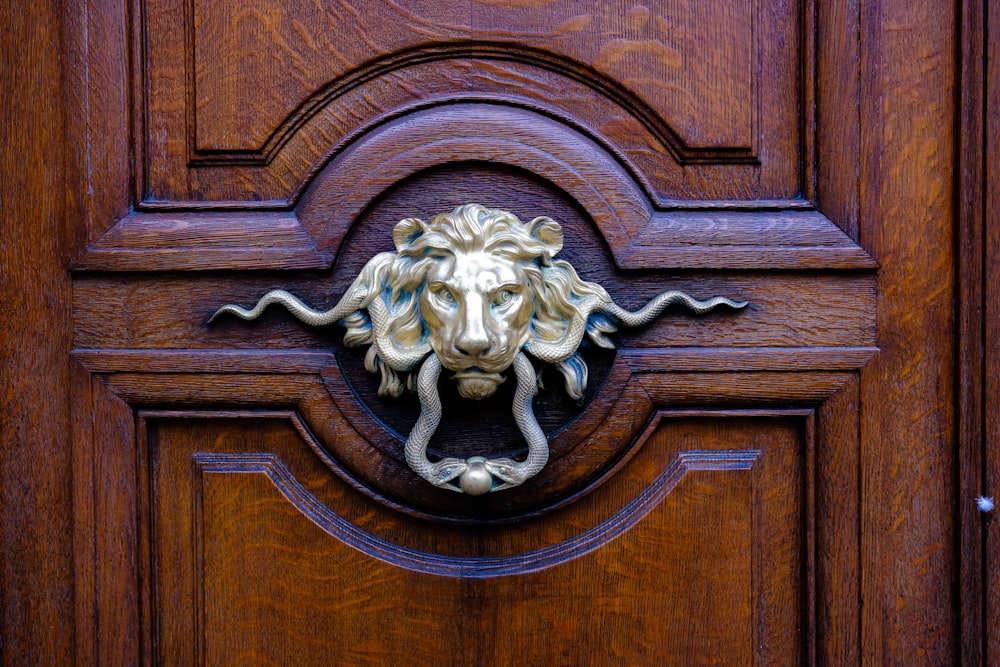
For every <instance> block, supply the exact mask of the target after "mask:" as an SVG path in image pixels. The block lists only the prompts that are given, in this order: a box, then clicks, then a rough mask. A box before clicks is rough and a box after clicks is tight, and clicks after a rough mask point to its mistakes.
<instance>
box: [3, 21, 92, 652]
mask: <svg viewBox="0 0 1000 667" xmlns="http://www.w3.org/2000/svg"><path fill="white" fill-rule="evenodd" d="M60 18H61V17H60V5H59V3H56V2H38V3H33V4H32V5H30V6H28V5H25V6H24V7H20V8H18V9H16V10H15V9H14V8H10V7H8V8H7V9H6V11H4V12H3V18H2V19H0V29H2V30H3V33H4V35H5V37H4V39H3V41H2V44H0V53H2V60H0V61H2V62H3V67H0V84H2V86H3V89H4V90H6V91H9V94H5V95H3V99H2V101H0V216H2V218H3V222H2V225H0V267H2V268H0V274H2V277H0V291H2V294H0V301H2V303H3V308H4V312H5V315H4V316H3V318H2V323H0V368H2V370H0V376H2V381H0V387H2V388H0V414H2V415H3V416H2V418H0V422H2V425H3V426H2V428H0V554H2V555H0V663H3V664H4V665H33V664H34V665H43V664H47V665H59V664H71V663H72V660H73V650H74V634H75V631H74V622H73V579H72V574H71V573H72V571H73V522H72V513H71V508H72V502H73V498H72V495H71V488H72V486H71V470H72V469H71V460H70V456H71V449H70V447H69V442H68V439H67V433H68V431H69V402H68V400H67V394H66V390H65V388H66V386H67V385H68V383H69V369H68V366H67V363H66V361H67V359H66V358H67V354H68V352H69V346H70V336H71V325H70V323H69V319H68V318H69V313H70V294H71V292H70V281H69V276H68V274H67V273H66V258H67V256H68V248H67V243H68V241H69V238H68V234H67V216H66V205H65V200H64V196H63V193H64V190H63V183H64V182H65V179H66V178H67V175H68V173H69V171H70V170H69V169H66V168H65V167H64V162H63V159H64V156H65V136H64V133H63V118H64V115H63V113H64V109H63V106H62V104H63V103H62V99H63V98H62V94H61V90H62V86H61V65H60V56H59V54H60V49H61V44H60V41H59V39H60V30H59V27H58V26H59V24H60ZM14 91H16V93H15V92H14Z"/></svg>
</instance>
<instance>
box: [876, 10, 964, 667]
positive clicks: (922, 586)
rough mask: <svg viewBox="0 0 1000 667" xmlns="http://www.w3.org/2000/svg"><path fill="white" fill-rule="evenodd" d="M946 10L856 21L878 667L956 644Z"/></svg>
mask: <svg viewBox="0 0 1000 667" xmlns="http://www.w3.org/2000/svg"><path fill="white" fill-rule="evenodd" d="M952 10H953V7H951V6H945V5H937V6H935V5H932V4H921V5H916V4H913V3H908V2H898V3H897V2H883V3H880V5H879V6H877V7H876V6H866V7H864V10H863V13H862V16H861V22H862V25H861V34H862V47H861V48H862V51H861V63H862V71H861V147H862V149H861V172H860V177H861V179H860V183H861V190H860V193H861V194H860V202H861V211H862V220H861V232H860V241H861V245H862V246H864V247H865V248H867V249H868V250H869V252H871V254H872V256H873V257H875V259H876V260H877V261H878V262H879V263H880V265H881V269H880V270H879V285H880V290H879V304H878V321H879V327H878V344H879V347H880V348H881V350H882V351H881V353H880V354H879V355H877V356H876V357H875V359H874V360H873V361H872V364H871V365H870V366H869V367H868V368H867V369H866V371H865V372H863V373H862V379H861V401H862V403H863V405H870V406H875V407H874V409H870V410H862V416H861V438H862V457H863V459H864V461H865V464H864V466H863V469H862V479H861V495H862V498H863V500H864V503H863V507H862V516H861V526H862V539H861V550H862V562H863V563H864V565H863V566H862V572H863V575H862V577H863V578H862V583H861V595H862V599H863V600H864V609H863V612H862V636H863V637H864V638H865V639H864V654H863V657H864V659H865V660H866V661H869V662H871V663H872V664H886V663H894V662H898V663H932V664H933V663H938V664H947V663H949V662H951V661H952V660H953V659H954V656H955V653H954V651H955V648H956V647H955V643H954V642H955V636H954V631H953V628H954V621H955V616H954V613H955V612H954V610H955V608H956V605H957V600H956V599H955V597H954V588H953V586H952V582H953V576H954V566H955V561H954V554H953V548H954V544H955V537H956V534H955V526H954V513H953V512H954V510H953V503H954V496H953V489H952V484H953V479H954V471H955V441H954V438H955V403H954V398H955V397H954V393H953V392H954V386H955V385H954V383H955V367H954V360H955V349H954V340H955V311H954V307H953V303H954V302H953V295H954V290H955V247H954V191H953V183H954V176H955V172H954V167H953V164H954V150H955V135H954V129H955V111H956V110H955V95H954V92H953V91H954V86H955V81H956V79H955V77H956V62H955V53H956V49H955V23H954V21H955V17H954V15H953V14H952ZM915 86H919V87H920V89H921V90H922V91H923V93H924V94H922V95H913V94H912V92H913V90H914V87H915ZM887 100H891V104H892V107H893V112H892V113H889V112H888V111H887V109H886V107H885V106H884V105H885V104H886V103H887Z"/></svg>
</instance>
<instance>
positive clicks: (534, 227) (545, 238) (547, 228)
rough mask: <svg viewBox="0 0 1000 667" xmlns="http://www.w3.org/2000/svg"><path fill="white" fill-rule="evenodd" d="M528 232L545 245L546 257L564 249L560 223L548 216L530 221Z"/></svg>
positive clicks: (550, 257) (549, 257)
mask: <svg viewBox="0 0 1000 667" xmlns="http://www.w3.org/2000/svg"><path fill="white" fill-rule="evenodd" d="M528 233H529V234H531V235H532V236H533V237H535V238H536V239H538V240H539V241H541V242H542V244H544V245H545V259H552V257H553V256H554V255H555V254H556V253H558V252H559V251H560V250H562V247H563V232H562V227H560V226H559V223H558V222H556V221H555V220H553V219H552V218H550V217H548V216H544V215H542V216H539V217H537V218H535V219H534V220H532V221H531V222H529V223H528Z"/></svg>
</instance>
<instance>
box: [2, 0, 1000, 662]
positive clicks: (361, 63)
mask: <svg viewBox="0 0 1000 667" xmlns="http://www.w3.org/2000/svg"><path fill="white" fill-rule="evenodd" d="M970 7H971V8H972V9H975V8H974V7H972V6H971V5H970V6H969V7H963V8H962V12H964V13H962V14H961V15H960V13H959V12H956V10H955V7H954V4H953V3H952V4H947V3H907V2H896V1H895V0H887V1H885V2H880V3H875V4H869V3H855V2H847V3H828V2H824V1H819V0H817V1H811V0H807V1H806V2H792V1H791V0H777V1H774V2H758V1H756V0H752V1H751V0H747V1H746V2H737V3H733V2H691V3H685V2H646V3H638V2H636V3H630V2H598V3H578V2H568V1H566V2H560V1H556V2H551V1H548V2H546V1H541V2H528V1H525V2H513V3H510V2H494V1H492V0H482V1H479V0H477V1H475V2H468V3H447V4H445V3H432V2H390V1H366V2H316V3H294V2H284V3H280V2H251V3H247V2H235V1H231V2H221V1H220V2H213V3H203V2H191V3H188V2H181V1H180V0H150V1H149V2H145V3H138V2H137V3H126V2H88V1H87V0H80V1H79V2H76V1H74V2H69V3H67V4H66V7H65V8H63V10H62V13H61V14H58V15H57V14H55V13H54V10H53V8H52V7H51V6H49V5H46V4H41V5H39V7H38V8H37V9H35V10H33V11H35V12H37V15H25V16H17V17H15V18H16V21H18V23H17V26H16V31H12V32H15V33H16V34H19V35H22V36H23V37H24V39H25V41H24V45H23V47H18V48H17V50H18V52H19V53H21V54H23V55H22V56H21V57H20V64H19V65H18V68H16V69H14V68H11V71H13V72H15V73H17V74H18V75H19V76H20V75H22V74H23V75H24V77H25V80H27V81H29V82H33V83H28V84H25V85H26V86H27V87H26V90H27V91H28V92H27V93H26V95H25V96H24V97H23V98H20V99H18V98H16V96H15V97H14V98H12V99H10V100H8V104H9V105H10V107H11V109H12V110H13V113H12V117H14V118H16V119H21V122H22V123H23V127H24V128H25V130H26V131H25V132H24V133H23V134H18V135H17V136H18V137H20V139H18V140H17V141H12V142H11V143H12V147H11V149H10V150H7V151H5V156H4V159H5V167H7V168H6V169H5V172H7V171H9V172H10V173H12V174H15V175H17V178H12V179H11V180H9V181H8V185H7V186H6V187H5V193H9V194H5V197H4V204H5V206H8V207H9V209H8V217H9V218H11V219H14V216H22V217H21V219H23V220H24V224H23V226H22V227H20V228H19V229H14V230H12V232H11V233H10V234H9V238H10V239H11V241H10V243H9V244H7V243H6V240H5V246H4V247H5V258H4V264H5V270H9V268H10V267H15V269H14V271H13V272H12V275H13V279H12V281H11V282H9V283H8V284H7V286H6V287H5V297H7V296H9V297H10V299H11V301H10V302H9V303H10V304H11V306H10V307H9V310H10V311H11V312H12V313H14V312H16V313H18V314H19V315H20V316H19V317H16V318H13V320H14V321H13V322H12V324H13V326H12V327H11V329H10V332H9V334H8V335H7V336H6V340H7V341H8V344H10V347H11V354H10V358H11V359H12V360H14V362H15V363H13V364H12V365H11V367H12V368H13V369H14V379H15V382H14V384H12V387H11V391H9V392H8V395H11V396H13V395H15V394H16V395H17V396H16V401H13V402H12V403H13V405H14V407H13V408H12V409H11V411H10V415H11V417H10V419H11V421H10V426H9V429H8V430H9V431H10V432H11V433H13V434H14V438H13V440H12V442H11V444H10V445H7V446H5V448H4V450H3V452H4V464H5V465H4V466H0V489H2V493H3V497H2V503H0V507H3V508H4V509H5V512H6V513H7V514H8V515H9V518H8V519H5V523H4V527H5V529H4V534H3V536H4V543H3V546H4V553H5V554H7V555H8V558H7V559H6V560H5V564H4V565H3V566H2V572H3V579H2V581H3V583H4V590H3V596H4V599H3V604H4V606H3V615H2V617H0V618H2V623H3V632H4V635H3V644H2V649H3V651H4V660H5V661H7V660H9V661H10V662H11V663H12V664H17V663H21V662H24V663H25V664H31V663H58V662H65V661H69V660H71V659H75V661H76V662H77V663H79V664H109V665H111V664H116V665H117V664H137V663H142V664H164V665H165V664H181V665H184V664H302V665H306V664H345V665H347V664H350V665H354V664H358V665H363V664H372V665H375V664H393V663H402V662H405V663H407V664H421V665H422V664H426V665H432V664H433V665H438V664H455V665H480V664H481V665H494V664H496V665H505V664H530V665H556V664H566V665H583V664H587V665H603V664H608V665H613V664H627V665H646V664H649V665H654V664H655V665H660V664H760V665H763V664H766V665H770V664H788V663H799V664H801V663H808V664H814V663H821V664H831V665H842V664H850V663H857V662H860V661H862V660H865V661H867V662H869V663H871V664H890V663H897V664H946V663H948V662H951V661H953V660H957V659H962V660H972V661H975V660H978V659H984V655H985V654H984V653H983V652H982V650H981V649H982V646H981V644H980V639H979V638H980V637H981V636H982V633H981V622H980V621H981V618H982V610H983V607H982V602H981V601H982V598H981V597H978V596H979V595H980V594H981V591H982V588H981V586H982V584H981V583H978V584H977V583H972V584H970V583H963V584H961V585H957V584H956V583H955V576H956V575H966V574H970V573H973V572H975V571H976V568H977V567H978V563H979V561H978V560H977V558H978V556H976V555H975V554H976V553H978V552H976V548H977V546H976V545H977V543H976V541H975V540H976V538H975V533H974V528H973V526H975V525H978V524H977V523H976V522H977V521H978V520H979V519H978V518H977V517H975V516H971V517H969V516H966V510H967V509H968V504H967V503H966V502H961V503H960V502H959V496H958V494H959V493H960V492H962V493H965V491H967V490H968V488H969V486H970V483H969V482H968V481H967V476H968V475H969V474H971V472H970V471H972V469H973V468H974V467H975V465H976V461H977V460H978V459H977V458H976V457H977V456H979V454H968V453H965V452H966V450H965V449H963V448H960V447H959V446H958V445H959V444H960V443H959V435H960V431H959V427H961V426H962V425H963V424H967V423H968V422H969V420H973V419H975V416H976V414H978V413H977V412H976V411H977V410H979V409H980V408H979V404H978V403H976V401H974V400H972V399H970V398H969V397H968V396H967V395H966V394H963V393H962V392H963V389H962V387H963V386H964V385H963V384H962V382H960V380H964V379H965V378H967V377H969V376H970V372H971V371H970V369H971V368H972V366H970V365H969V363H968V361H967V360H966V358H965V357H961V356H960V355H958V354H957V353H958V352H960V351H961V350H962V349H963V348H962V345H964V344H968V343H969V341H970V340H971V338H969V336H970V335H971V334H962V335H961V336H960V332H963V331H965V332H967V331H968V327H967V323H966V320H964V319H963V320H961V322H959V321H957V318H959V317H960V316H962V315H963V314H964V313H968V312H969V310H968V308H967V307H966V306H961V305H956V302H955V299H954V297H955V296H956V294H957V293H958V291H957V290H958V288H959V286H960V284H963V283H962V281H960V280H959V278H958V273H957V272H958V270H959V268H960V267H961V265H960V263H959V258H960V257H966V256H967V255H963V254H961V253H960V252H959V249H958V248H957V247H956V241H957V240H959V236H960V235H959V232H960V231H962V230H966V229H967V226H962V224H960V223H963V221H964V220H965V219H964V218H962V219H959V218H957V212H961V211H963V210H964V209H962V208H961V207H959V206H957V202H958V201H959V197H958V196H957V194H956V189H955V184H956V183H958V184H959V185H962V184H963V183H964V181H963V180H961V178H959V174H958V172H957V165H958V159H957V157H956V146H959V145H960V144H959V143H958V141H959V139H960V138H962V139H964V138H967V137H968V136H970V129H969V128H970V126H969V125H968V121H965V123H966V124H963V123H962V122H960V121H959V118H960V116H959V115H958V114H959V112H960V111H962V110H963V109H966V107H965V106H964V105H963V104H960V103H959V102H958V99H957V95H956V87H957V86H959V85H961V84H962V83H963V82H973V83H975V69H974V68H973V69H972V70H968V69H963V67H962V65H963V63H965V64H966V65H968V62H969V60H968V59H969V58H970V57H971V58H974V57H975V55H976V52H975V50H974V48H973V50H972V51H971V52H969V53H966V52H965V51H963V50H962V49H961V48H959V47H960V46H968V45H970V44H973V45H974V44H976V43H977V42H976V41H975V39H973V38H974V37H976V36H979V37H981V35H982V29H981V28H979V29H978V30H979V32H976V30H977V28H975V27H970V26H972V25H973V24H971V23H968V22H967V23H965V24H963V23H961V21H960V19H961V16H981V15H982V13H980V14H975V13H974V12H972V13H971V14H970V11H971V10H970ZM50 10H52V13H49V14H47V13H46V12H49V11H50ZM42 26H50V27H53V26H59V30H58V31H54V30H49V31H46V30H44V29H43V28H42ZM963 30H964V31H965V32H963ZM37 40H42V42H44V44H46V45H49V46H52V45H53V44H57V45H58V49H57V50H58V53H61V57H60V58H56V56H55V55H53V54H52V53H49V52H46V50H45V49H42V48H35V46H36V42H37ZM7 50H8V51H13V50H14V47H7ZM5 52H6V51H5ZM962 54H965V55H964V56H963V55H962ZM963 57H964V58H965V60H962V59H961V58H963ZM5 62H6V61H5ZM5 69H7V68H5ZM980 74H981V73H980ZM28 75H30V76H28ZM18 80H19V81H20V78H19V79H18ZM44 82H48V84H47V85H46V84H45V83H44ZM57 82H58V86H56V83H57ZM975 85H979V84H975ZM965 117H966V116H962V118H965ZM956 130H961V131H960V132H956ZM17 155H24V156H25V157H26V159H25V160H19V159H18V158H17V157H15V156H17ZM25 167H30V168H25ZM471 202H477V203H481V204H484V205H487V206H491V207H498V208H503V209H507V210H510V211H512V212H513V213H515V214H516V215H518V216H519V217H520V218H521V219H522V220H525V221H527V220H530V219H532V218H534V217H535V216H540V215H545V216H551V217H552V218H554V219H555V220H557V221H558V222H559V224H560V225H561V227H562V229H563V233H564V245H563V249H562V251H561V252H560V257H563V258H565V259H567V260H568V261H570V262H571V263H572V264H573V265H574V266H575V267H576V268H577V270H578V271H579V272H580V274H581V276H582V277H583V278H584V279H586V280H590V281H594V282H599V283H601V284H602V285H604V286H605V287H606V288H607V289H608V291H609V292H610V293H611V296H612V297H614V298H615V299H616V300H617V301H619V302H620V303H621V304H623V305H624V306H626V307H628V308H630V309H634V308H637V307H639V306H641V305H642V304H643V303H645V302H646V301H647V300H648V299H650V298H651V297H652V296H654V295H655V294H657V293H658V292H662V291H663V290H667V289H680V290H684V291H686V292H689V293H691V294H692V295H694V296H697V297H699V298H705V297H709V296H713V295H716V294H720V295H724V296H727V297H731V298H733V299H740V300H745V301H747V302H749V305H748V306H747V307H746V308H745V309H743V310H740V311H730V312H713V313H710V314H708V315H706V316H704V317H700V318H695V317H692V316H690V315H689V314H687V313H685V312H684V311H683V310H681V309H677V310H668V311H667V312H666V313H665V314H664V315H663V316H662V317H661V318H659V319H657V320H656V321H655V322H653V323H651V324H650V325H649V326H647V327H644V328H641V329H635V330H624V329H623V330H622V331H620V332H618V333H617V334H615V335H614V340H615V343H616V349H615V350H614V351H613V352H612V351H601V350H588V351H585V352H584V353H583V359H584V361H585V362H586V364H587V367H588V369H589V383H588V389H587V392H586V394H585V395H584V396H583V399H582V400H580V401H578V402H577V401H573V400H569V399H567V398H566V397H565V395H564V392H563V391H562V390H561V387H560V384H561V380H560V378H559V376H558V375H556V374H554V373H552V372H551V371H547V370H543V364H541V363H538V362H537V360H536V366H537V368H538V370H539V371H540V372H541V378H542V380H543V385H544V389H542V390H541V392H540V393H539V395H538V396H537V397H536V398H535V400H534V408H535V412H536V415H537V417H538V421H539V423H540V424H541V426H542V429H543V430H544V432H545V434H546V437H547V439H548V445H549V450H550V454H549V461H548V463H547V465H546V466H545V467H544V469H543V470H542V472H540V473H539V474H538V475H537V476H536V477H533V478H532V479H530V480H528V481H527V482H525V483H524V484H523V485H521V486H518V487H516V488H512V489H506V490H502V491H498V492H496V493H491V494H487V495H484V496H481V497H472V496H468V495H464V494H458V493H453V492H451V491H448V490H442V489H438V488H434V487H433V486H431V485H429V484H428V483H427V482H425V481H424V480H423V479H421V478H420V477H419V476H417V475H416V474H415V473H414V472H413V471H412V470H410V468H409V467H408V466H407V465H406V461H405V459H404V457H403V454H402V451H403V442H404V440H405V439H406V435H407V433H408V431H409V429H410V428H411V427H412V425H413V423H414V421H415V420H416V418H417V415H418V414H419V411H420V408H419V405H418V404H417V401H416V399H414V398H413V397H412V396H408V395H404V396H403V397H401V398H400V399H399V400H392V399H389V398H384V397H380V396H379V395H378V389H379V380H378V378H376V377H374V376H372V375H371V374H369V373H368V372H367V371H366V369H365V354H364V351H363V350H362V351H358V350H356V349H352V348H350V347H349V346H347V345H345V343H344V342H343V340H342V337H343V329H341V328H339V327H337V326H331V327H326V328H321V329H311V328H309V327H306V326H304V325H302V324H301V323H299V322H297V321H296V320H295V319H294V318H292V317H291V316H289V315H288V314H287V313H285V312H283V311H281V310H280V309H274V308H272V309H270V310H268V311H267V312H266V314H265V315H264V316H263V317H261V318H260V319H259V321H255V322H253V323H247V322H243V321H240V320H237V319H235V318H229V319H226V318H223V319H221V320H220V321H218V322H216V323H213V324H211V325H209V324H208V319H209V317H210V316H211V315H212V313H213V312H214V311H215V310H216V309H217V308H219V307H220V306H221V305H223V304H227V303H240V304H243V305H250V304H252V303H254V302H255V301H256V300H257V299H258V298H259V297H260V296H261V295H262V294H263V293H265V292H266V291H268V290H270V289H273V288H278V287H280V288H284V289H287V290H289V291H291V292H294V293H295V294H297V295H298V296H300V297H302V298H303V299H304V300H306V301H308V302H309V303H310V304H313V305H314V306H316V307H322V308H327V307H330V306H331V305H333V303H335V302H336V301H337V300H338V299H339V298H340V297H341V295H343V294H344V293H345V291H346V290H347V289H348V287H349V286H350V285H351V282H352V280H353V279H354V277H355V276H356V275H357V274H358V272H359V271H360V269H361V267H362V266H363V265H364V264H365V262H366V261H367V260H368V259H369V258H370V257H372V256H373V255H374V254H376V253H378V252H382V251H387V250H392V248H393V238H392V230H393V226H394V225H395V224H396V223H397V222H398V221H399V220H401V219H403V218H407V217H411V216H416V217H421V218H427V217H430V216H433V215H434V214H437V213H442V212H446V211H449V210H451V209H453V208H455V207H456V206H459V205H462V204H466V203H471ZM5 234H7V232H6V231H5ZM6 238H7V237H5V239H6ZM974 254H975V253H974V252H973V251H970V255H968V256H973V255H974ZM21 257H24V258H27V260H28V261H26V262H24V263H21V262H20V261H18V258H21ZM963 275H965V274H963ZM40 312H44V313H45V314H46V315H45V316H42V315H39V314H38V313H40ZM963 327H965V328H963ZM963 336H964V337H963ZM507 384H509V385H511V387H508V388H505V389H503V390H502V391H499V392H498V394H497V395H496V396H495V397H493V398H490V399H487V400H485V401H482V402H474V401H470V400H467V399H462V398H460V397H458V396H457V395H454V394H450V395H449V394H447V393H446V401H445V418H444V420H443V423H442V425H441V427H440V429H439V432H438V433H437V434H436V435H435V437H436V440H435V443H434V447H435V448H436V449H435V451H436V452H437V453H438V454H439V455H442V456H444V455H449V454H455V455H460V456H469V455H472V454H476V455H479V454H482V455H486V456H499V455H503V456H520V455H522V451H523V445H522V443H521V441H520V439H519V435H518V431H517V429H516V427H515V426H514V425H513V424H512V420H511V417H510V415H509V409H510V407H509V406H510V403H511V400H512V399H511V395H512V393H513V389H512V387H513V382H508V383H507ZM444 391H447V390H444ZM960 418H961V419H960ZM963 420H964V421H963ZM978 446H979V445H978V444H977V445H975V446H973V448H972V449H971V451H973V452H975V451H981V450H976V449H975V447H978ZM12 508H13V509H12ZM969 554H971V555H969ZM976 600H979V601H980V602H978V603H977V602H976ZM970 605H971V606H970ZM977 605H978V606H977Z"/></svg>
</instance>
